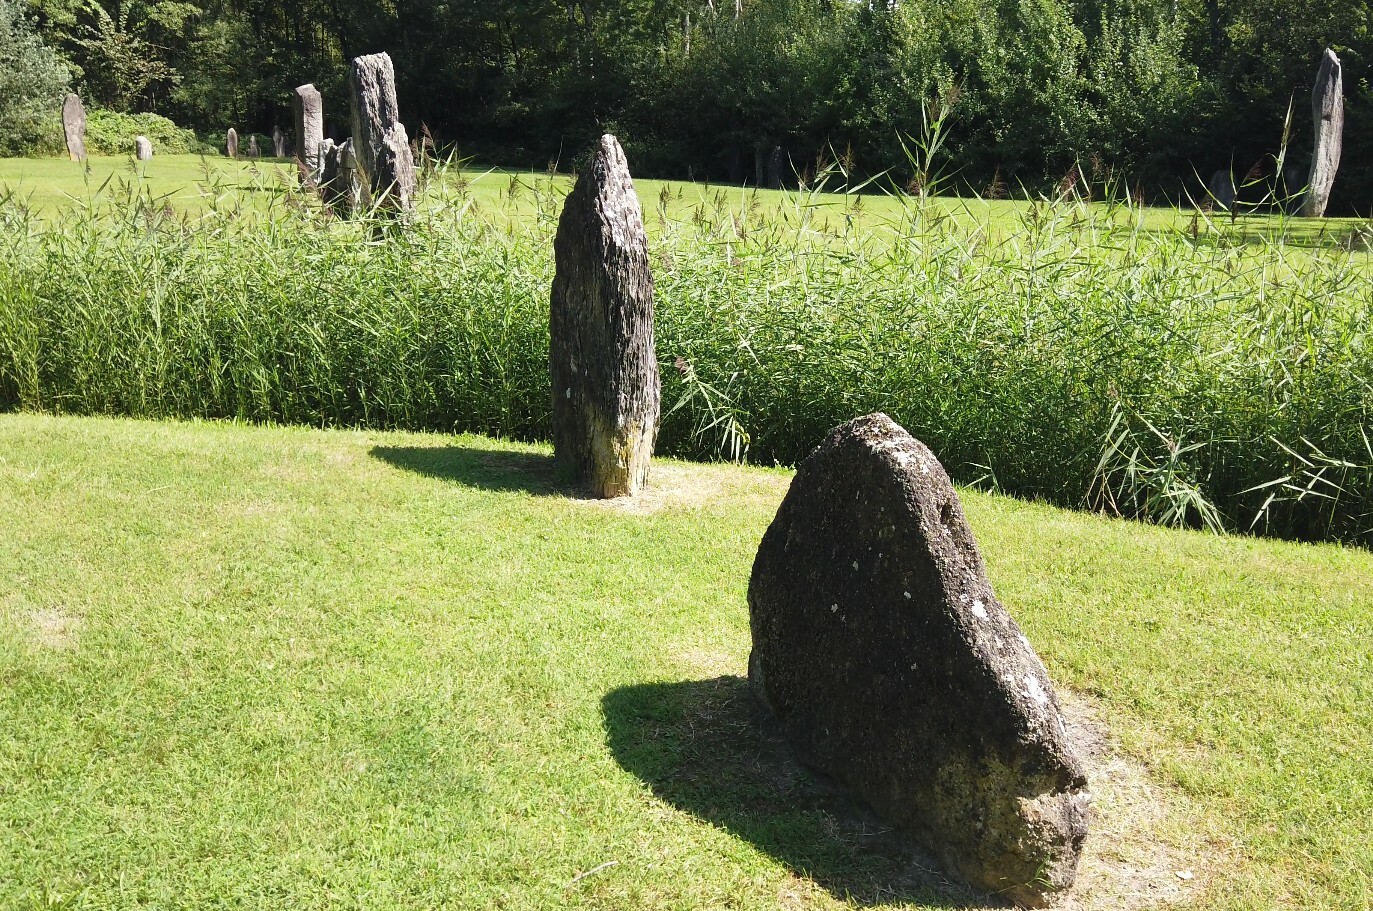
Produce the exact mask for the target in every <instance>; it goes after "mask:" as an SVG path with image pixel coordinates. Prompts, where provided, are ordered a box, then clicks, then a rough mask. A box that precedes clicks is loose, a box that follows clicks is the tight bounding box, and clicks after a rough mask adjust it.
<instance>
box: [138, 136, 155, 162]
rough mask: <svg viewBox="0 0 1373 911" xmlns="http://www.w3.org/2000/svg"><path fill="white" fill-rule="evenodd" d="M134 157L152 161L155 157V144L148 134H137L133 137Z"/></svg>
mask: <svg viewBox="0 0 1373 911" xmlns="http://www.w3.org/2000/svg"><path fill="white" fill-rule="evenodd" d="M133 150H134V157H135V158H137V159H138V160H139V161H151V160H152V157H153V144H152V142H151V141H150V140H149V139H148V137H147V136H135V137H134V139H133Z"/></svg>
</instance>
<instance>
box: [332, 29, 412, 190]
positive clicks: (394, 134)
mask: <svg viewBox="0 0 1373 911" xmlns="http://www.w3.org/2000/svg"><path fill="white" fill-rule="evenodd" d="M348 87H349V89H350V92H351V97H350V98H349V101H350V103H351V107H352V114H353V155H354V156H355V157H356V158H357V165H358V170H359V172H360V174H359V177H360V183H361V184H362V187H363V189H364V190H366V191H367V193H368V196H369V202H370V203H371V205H373V206H375V207H376V208H377V210H378V211H386V212H391V213H393V214H400V215H405V214H408V213H410V212H412V211H414V208H415V189H416V180H415V159H414V155H413V154H412V153H411V151H410V138H409V137H408V136H407V135H406V133H405V125H404V124H402V123H401V122H400V109H399V107H398V105H397V103H396V71H395V67H394V66H392V64H391V57H390V56H389V55H388V54H385V53H381V54H368V55H366V56H363V57H355V58H354V59H353V65H352V68H351V69H350V71H349V73H348Z"/></svg>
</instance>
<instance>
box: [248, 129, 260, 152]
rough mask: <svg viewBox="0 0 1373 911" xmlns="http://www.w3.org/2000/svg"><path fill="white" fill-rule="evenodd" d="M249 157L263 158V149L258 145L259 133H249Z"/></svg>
mask: <svg viewBox="0 0 1373 911" xmlns="http://www.w3.org/2000/svg"><path fill="white" fill-rule="evenodd" d="M248 157H249V158H261V157H262V150H261V149H259V148H258V146H257V134H256V133H249V134H248Z"/></svg>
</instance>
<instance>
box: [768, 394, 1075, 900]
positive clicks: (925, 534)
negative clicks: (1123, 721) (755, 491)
mask: <svg viewBox="0 0 1373 911" xmlns="http://www.w3.org/2000/svg"><path fill="white" fill-rule="evenodd" d="M748 600H749V620H750V625H751V627H752V633H753V653H752V655H751V657H750V659H749V679H750V683H751V685H752V686H753V689H754V692H755V693H756V694H757V695H758V696H759V698H760V699H761V701H762V702H763V703H764V704H765V705H766V706H767V708H768V709H769V710H770V711H771V712H772V713H773V714H774V715H775V716H776V717H777V719H778V721H779V722H780V723H781V726H782V729H783V730H784V732H785V734H786V737H787V739H788V741H789V742H790V743H791V744H792V746H793V747H794V748H795V749H796V751H797V754H798V756H799V758H800V759H801V760H802V761H803V762H806V763H807V764H809V765H811V766H813V767H814V768H816V769H818V770H819V771H821V772H823V773H825V774H826V775H828V776H830V777H831V778H833V779H835V780H836V781H838V782H840V783H841V784H843V785H844V786H846V787H848V788H850V789H852V790H853V791H854V792H855V793H856V794H857V795H858V796H859V797H861V798H862V799H863V800H864V801H865V802H867V803H868V804H869V805H871V806H872V807H873V808H874V809H876V810H877V811H878V812H879V813H880V814H882V815H883V816H885V817H887V818H888V819H889V820H891V821H892V822H894V823H896V824H897V825H899V826H901V827H902V828H904V829H906V830H908V831H909V832H911V833H912V834H913V835H914V836H915V837H916V838H917V839H918V840H920V841H921V842H922V843H924V844H925V846H926V847H927V848H929V849H930V850H931V851H932V852H933V853H934V854H935V855H936V856H937V857H939V858H940V859H941V860H942V861H943V863H944V864H945V865H946V866H947V867H948V868H949V869H950V871H951V872H953V873H955V874H957V875H959V876H961V877H962V878H964V879H965V880H967V882H968V883H970V884H971V885H973V886H975V887H977V888H979V889H984V890H986V891H988V892H993V893H996V894H999V895H1003V896H1005V897H1007V898H1010V899H1011V900H1013V901H1015V902H1017V903H1018V904H1021V905H1024V906H1027V907H1040V906H1043V905H1044V904H1045V903H1046V902H1047V901H1048V899H1049V898H1050V897H1051V896H1052V895H1053V894H1054V893H1059V892H1062V891H1064V890H1066V889H1068V888H1070V887H1071V886H1072V884H1073V881H1074V879H1075V877H1076V872H1077V865H1078V859H1079V857H1080V854H1081V850H1082V845H1083V842H1084V840H1085V838H1086V834H1087V816H1088V804H1089V800H1090V798H1089V796H1088V792H1087V779H1086V775H1085V774H1084V772H1083V770H1082V765H1081V764H1080V762H1079V760H1078V757H1077V756H1076V755H1075V754H1074V752H1073V749H1072V747H1071V745H1070V744H1069V741H1068V734H1067V728H1066V727H1065V725H1064V722H1063V718H1062V715H1061V711H1060V708H1059V703H1058V699H1057V696H1056V695H1055V693H1054V689H1053V686H1052V684H1051V683H1050V682H1049V677H1048V674H1047V673H1046V671H1045V669H1044V665H1043V664H1042V663H1041V662H1040V660H1039V657H1038V656H1037V655H1036V654H1035V652H1034V649H1033V648H1032V647H1031V646H1030V643H1029V640H1028V639H1027V638H1026V637H1025V636H1024V634H1023V633H1022V632H1021V631H1020V628H1019V627H1018V626H1017V625H1016V623H1015V621H1014V620H1013V619H1011V616H1010V615H1009V614H1008V613H1007V612H1006V609H1005V608H1004V607H1002V606H1001V604H1000V603H999V602H998V601H997V599H996V596H995V595H994V594H993V593H992V587H991V583H990V582H989V581H988V579H987V574H986V570H985V567H984V565H983V562H982V555H981V553H980V552H979V551H978V549H977V544H976V542H975V541H974V540H973V536H972V531H971V529H970V528H969V527H968V523H967V521H966V520H965V519H964V517H963V508H962V505H961V504H960V503H959V500H958V495H957V494H956V493H955V492H954V489H953V485H952V484H951V483H950V481H949V477H948V475H947V474H945V472H944V469H943V467H942V466H941V465H940V464H939V461H938V460H937V459H936V458H935V456H934V454H933V453H931V452H930V450H929V449H927V448H926V447H925V446H924V444H922V443H920V442H919V441H918V440H916V439H915V438H914V437H912V436H911V435H910V434H909V433H907V432H906V431H905V430H904V429H902V428H901V427H900V426H898V425H897V424H896V423H895V422H894V421H892V420H891V419H890V418H888V417H887V416H886V415H883V414H874V415H869V416H867V417H863V418H858V419H856V420H853V421H850V422H849V423H847V424H844V425H842V426H840V427H838V428H836V429H835V430H833V431H831V432H830V435H829V437H828V438H827V439H826V440H825V441H824V443H822V444H821V446H820V447H819V448H818V449H817V450H815V452H813V453H812V454H811V455H810V456H809V457H808V458H807V459H806V460H805V461H804V462H803V463H802V464H801V466H800V468H799V469H798V471H797V473H796V477H795V480H793V482H792V485H791V489H790V490H789V491H788V493H787V496H786V498H785V499H784V500H783V502H782V506H781V508H780V509H779V510H778V512H777V516H776V518H775V519H774V520H773V522H772V525H771V526H770V527H769V528H768V531H767V533H766V534H765V535H764V537H763V542H762V544H761V546H760V547H759V550H758V556H757V559H756V560H755V562H754V564H753V576H752V579H751V580H750V582H749V593H748Z"/></svg>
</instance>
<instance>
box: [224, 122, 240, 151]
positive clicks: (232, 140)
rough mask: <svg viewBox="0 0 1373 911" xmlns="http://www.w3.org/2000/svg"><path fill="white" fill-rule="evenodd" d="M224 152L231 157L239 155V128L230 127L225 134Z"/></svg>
mask: <svg viewBox="0 0 1373 911" xmlns="http://www.w3.org/2000/svg"><path fill="white" fill-rule="evenodd" d="M224 154H225V155H227V156H229V157H230V158H237V157H238V130H235V129H234V128H233V127H229V129H228V131H227V132H226V133H225V134H224Z"/></svg>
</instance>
